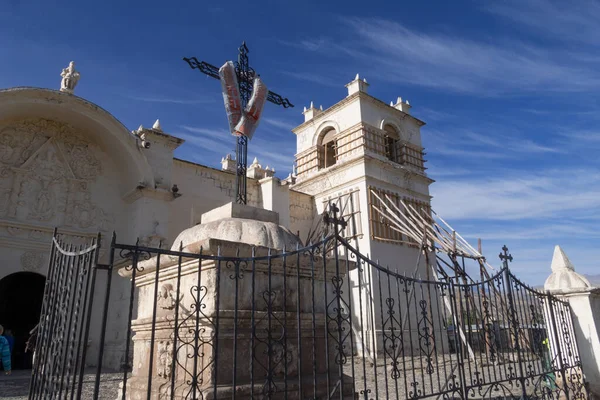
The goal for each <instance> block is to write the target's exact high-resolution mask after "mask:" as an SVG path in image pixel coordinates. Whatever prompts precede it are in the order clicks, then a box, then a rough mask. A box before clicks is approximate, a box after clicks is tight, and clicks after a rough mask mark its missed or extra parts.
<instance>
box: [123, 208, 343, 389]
mask: <svg viewBox="0 0 600 400" xmlns="http://www.w3.org/2000/svg"><path fill="white" fill-rule="evenodd" d="M273 214H274V213H270V212H267V211H265V210H258V209H254V210H251V207H247V206H240V205H227V206H226V207H224V208H222V209H217V210H213V211H211V212H209V213H207V214H205V215H203V216H202V220H203V223H202V224H201V225H198V226H196V227H193V228H190V229H188V230H186V231H184V232H182V234H181V235H180V237H179V239H178V241H176V244H175V245H174V247H179V246H181V247H182V248H183V252H184V253H185V254H181V255H179V254H171V255H160V256H156V257H152V258H150V259H148V260H146V261H143V262H140V263H138V266H137V269H136V277H135V284H136V287H137V288H138V300H137V305H138V310H137V317H136V319H135V320H134V321H132V331H133V334H134V335H133V343H134V345H133V370H132V373H131V378H129V380H128V382H127V387H126V390H127V398H128V399H142V398H143V399H146V396H147V391H148V382H149V379H148V378H149V376H151V389H150V390H151V398H152V399H162V398H168V396H170V394H171V390H172V388H173V389H174V391H175V398H176V399H184V398H204V399H210V398H231V396H232V392H233V390H234V388H235V391H236V396H237V397H239V398H249V397H250V396H251V395H252V394H254V395H261V394H262V395H266V394H268V393H269V392H270V393H271V397H273V398H280V397H281V398H283V397H286V398H301V397H302V398H305V397H307V396H313V389H315V391H316V393H317V397H319V398H324V397H327V396H326V395H327V391H328V390H327V389H328V388H327V372H328V368H329V374H330V376H331V377H332V381H331V382H332V383H331V387H330V389H333V386H334V385H335V382H336V381H337V379H339V366H338V364H337V363H336V359H337V360H339V357H340V352H341V351H342V350H340V349H339V346H337V342H336V339H337V334H338V330H337V326H334V325H335V323H333V324H332V319H331V318H328V319H327V318H326V315H325V310H326V309H329V312H330V313H331V312H332V310H333V307H332V306H331V305H330V304H329V302H331V299H332V297H333V295H332V293H334V292H335V288H334V287H333V285H334V282H336V279H335V278H334V276H336V275H335V273H336V265H335V260H330V259H325V260H323V259H322V258H321V257H318V256H316V254H314V253H313V254H310V253H308V252H303V253H298V254H289V252H288V254H289V255H286V256H283V255H282V252H281V250H280V249H278V248H277V247H278V246H281V247H283V245H286V247H287V248H291V247H292V246H291V245H292V242H294V241H295V242H296V243H297V242H298V239H297V238H296V237H295V236H294V235H293V234H291V232H289V231H287V230H285V229H284V228H282V227H280V226H279V225H277V224H276V223H275V222H270V221H273ZM235 215H244V216H251V217H254V218H258V219H262V220H258V219H246V218H236V217H235ZM275 215H276V214H275ZM211 236H213V237H211ZM224 238H234V239H235V240H233V241H232V240H225V239H224ZM242 240H243V241H244V242H251V243H244V242H242ZM179 241H181V242H182V243H181V244H178V242H179ZM261 244H263V245H261ZM265 244H266V246H264V245H265ZM299 246H300V245H299ZM295 248H296V245H294V246H293V249H295ZM190 253H193V254H190ZM200 254H201V255H200ZM344 265H345V264H344ZM157 268H158V270H157ZM121 273H122V275H128V276H131V271H130V270H129V271H128V270H126V269H123V270H122V271H121ZM341 278H342V279H343V276H341ZM325 293H327V296H329V301H328V302H326V301H325ZM326 319H327V321H326ZM328 326H329V328H327V327H328ZM153 335H154V336H153ZM326 335H329V336H328V340H327V342H326V340H325V338H326ZM174 349H175V350H174ZM151 358H152V359H151ZM150 365H151V366H150ZM314 372H316V374H314ZM300 377H301V378H300ZM333 377H335V378H333ZM234 381H235V384H234ZM315 382H316V387H315V385H314V383H315ZM300 384H302V391H303V395H302V396H299V389H298V388H299V385H300ZM351 384H352V382H351V378H350V377H347V376H345V377H344V394H347V395H348V396H346V395H345V396H344V397H353V396H354V394H353V393H351V391H352V390H351ZM234 385H235V386H234ZM338 390H339V389H338ZM286 392H287V395H286ZM194 394H195V396H194Z"/></svg>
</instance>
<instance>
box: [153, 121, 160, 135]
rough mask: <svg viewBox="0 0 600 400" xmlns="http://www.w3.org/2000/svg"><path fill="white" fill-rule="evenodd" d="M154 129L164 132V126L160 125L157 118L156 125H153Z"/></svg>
mask: <svg viewBox="0 0 600 400" xmlns="http://www.w3.org/2000/svg"><path fill="white" fill-rule="evenodd" d="M152 129H154V130H155V131H161V132H162V126H160V120H158V119H157V120H156V122H155V123H154V125H152Z"/></svg>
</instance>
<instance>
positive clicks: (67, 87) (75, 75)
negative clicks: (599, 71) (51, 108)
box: [60, 61, 81, 94]
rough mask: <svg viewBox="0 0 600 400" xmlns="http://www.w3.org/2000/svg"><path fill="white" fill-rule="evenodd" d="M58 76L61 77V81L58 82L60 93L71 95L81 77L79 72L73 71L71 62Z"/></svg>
mask: <svg viewBox="0 0 600 400" xmlns="http://www.w3.org/2000/svg"><path fill="white" fill-rule="evenodd" d="M60 76H62V81H61V82H60V91H61V92H65V93H71V94H72V93H73V91H74V90H75V86H77V82H79V78H80V77H81V75H80V74H79V72H77V71H75V63H74V62H73V61H71V62H70V63H69V66H68V67H67V68H63V70H62V72H61V74H60Z"/></svg>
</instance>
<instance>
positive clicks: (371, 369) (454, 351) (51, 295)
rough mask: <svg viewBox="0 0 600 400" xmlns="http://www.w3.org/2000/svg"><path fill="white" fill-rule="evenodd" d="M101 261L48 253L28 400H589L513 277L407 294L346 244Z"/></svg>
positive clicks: (393, 275) (147, 254)
mask: <svg viewBox="0 0 600 400" xmlns="http://www.w3.org/2000/svg"><path fill="white" fill-rule="evenodd" d="M98 255H99V238H98V240H95V241H94V242H93V243H91V244H90V245H89V246H86V247H85V248H84V247H77V248H75V247H74V246H72V245H69V244H67V243H65V242H64V241H62V240H61V239H60V236H55V238H54V240H53V246H52V255H51V261H50V267H49V271H48V280H47V285H46V291H45V300H44V305H43V310H42V317H41V320H40V325H39V337H38V341H37V348H36V353H35V367H34V373H33V379H32V383H31V390H30V396H29V397H30V399H41V398H44V399H46V398H52V399H67V398H68V399H73V398H75V399H80V398H85V399H88V398H91V399H98V398H100V399H105V398H106V399H109V398H110V399H211V398H212V399H216V398H234V399H235V398H240V399H242V398H278V399H279V398H282V399H283V398H285V399H287V398H293V399H305V398H311V399H322V398H340V399H344V398H364V399H378V398H394V399H420V398H463V399H467V398H469V399H475V398H515V399H517V398H557V399H558V398H566V399H575V398H586V397H587V394H586V391H585V386H584V378H583V372H582V369H581V363H580V359H579V355H578V349H577V345H576V340H575V332H574V329H573V322H572V320H571V314H570V309H569V305H568V303H565V302H563V301H561V300H559V299H557V298H555V297H553V296H551V295H549V294H546V293H541V292H539V291H536V290H533V289H532V288H530V287H528V286H527V285H525V284H523V283H522V282H521V281H519V280H518V279H517V278H516V277H515V276H514V275H513V274H512V273H511V272H510V270H509V268H508V265H507V263H506V261H505V265H504V268H503V269H502V270H500V271H499V272H498V273H497V274H496V275H494V276H492V277H491V278H490V279H488V280H486V281H483V282H477V283H468V282H464V281H460V282H457V281H456V280H455V279H447V280H445V281H444V280H438V279H437V275H436V273H435V270H434V269H433V268H432V267H431V266H429V267H427V266H425V267H424V268H425V269H427V268H431V271H428V270H427V271H423V272H424V275H425V276H428V277H429V280H421V279H412V278H410V277H406V276H404V275H401V274H398V273H397V272H395V271H394V270H392V269H390V268H388V267H383V266H381V265H379V264H377V263H376V262H374V261H372V260H371V259H369V258H367V257H365V256H363V255H362V254H360V253H359V252H358V251H357V250H356V249H355V248H354V247H353V246H352V245H351V244H350V243H348V242H347V241H345V240H344V239H343V238H342V237H340V236H338V235H335V234H334V235H331V236H328V237H325V238H323V239H322V240H320V241H319V242H318V243H315V244H312V245H309V246H306V247H302V248H301V247H300V246H298V247H297V248H295V249H284V250H281V251H275V250H270V249H265V248H259V247H252V246H249V245H245V244H237V243H231V242H225V241H219V240H213V239H209V240H206V241H204V242H203V243H202V244H201V245H198V246H189V247H188V248H185V249H183V248H179V249H175V250H166V249H160V248H149V247H144V246H141V245H139V244H136V245H125V244H119V243H117V242H116V238H115V237H114V236H113V238H112V242H111V244H110V245H109V246H108V255H107V258H108V263H106V264H101V263H98ZM425 273H426V274H425Z"/></svg>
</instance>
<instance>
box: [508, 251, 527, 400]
mask: <svg viewBox="0 0 600 400" xmlns="http://www.w3.org/2000/svg"><path fill="white" fill-rule="evenodd" d="M504 281H505V287H506V296H507V297H508V313H509V314H510V315H509V321H510V323H511V325H512V329H513V336H514V340H515V343H514V347H515V350H516V351H517V362H518V363H519V381H520V382H521V391H522V396H523V397H522V398H523V399H526V398H527V392H526V390H525V374H524V372H523V360H522V359H521V344H520V343H519V327H518V326H517V325H518V317H517V310H516V309H515V302H514V298H513V293H512V279H511V277H510V272H509V270H508V262H507V261H506V260H505V261H504Z"/></svg>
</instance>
